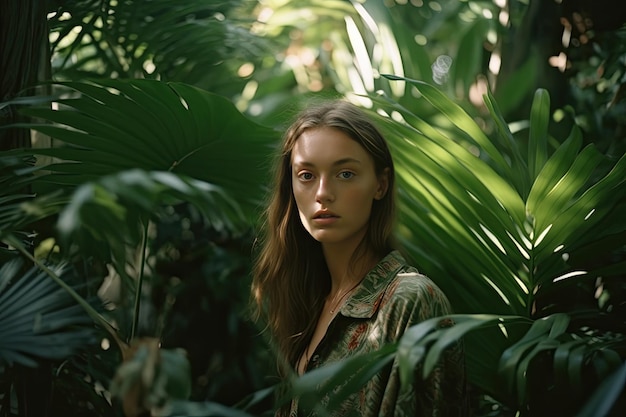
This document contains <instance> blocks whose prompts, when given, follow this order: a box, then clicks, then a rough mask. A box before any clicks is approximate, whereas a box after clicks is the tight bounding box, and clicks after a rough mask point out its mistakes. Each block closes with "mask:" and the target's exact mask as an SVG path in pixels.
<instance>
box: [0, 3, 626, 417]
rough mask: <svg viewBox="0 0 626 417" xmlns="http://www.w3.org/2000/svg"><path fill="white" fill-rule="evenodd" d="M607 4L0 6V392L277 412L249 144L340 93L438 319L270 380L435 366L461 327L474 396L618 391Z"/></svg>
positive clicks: (620, 230) (202, 410)
mask: <svg viewBox="0 0 626 417" xmlns="http://www.w3.org/2000/svg"><path fill="white" fill-rule="evenodd" d="M592 3H593V5H592ZM609 6H610V4H609V3H607V2H602V1H599V2H598V1H596V2H591V1H574V0H562V1H558V2H557V1H555V2H552V1H539V0H531V1H517V0H498V1H478V0H465V1H456V0H448V1H443V0H442V1H431V2H422V1H420V0H417V1H410V2H408V1H395V2H394V1H374V0H368V1H363V2H361V1H344V0H317V1H311V0H306V1H305V0H292V1H284V0H264V1H258V2H257V1H251V0H249V1H243V0H241V1H228V2H223V1H208V0H190V1H186V2H175V1H166V0H152V1H149V2H147V1H132V0H127V1H112V0H111V1H109V0H107V1H102V0H98V1H96V0H68V1H60V0H57V1H52V0H50V1H34V0H29V1H18V0H11V1H9V2H5V3H3V4H2V5H0V11H1V13H0V33H1V37H0V44H1V45H2V50H0V56H1V57H2V72H1V73H0V88H1V93H2V97H1V98H0V184H1V188H0V242H1V244H0V387H2V388H1V390H0V395H1V397H0V416H13V415H20V416H27V415H28V416H30V415H39V414H38V413H39V411H41V410H48V411H49V413H50V415H89V416H94V415H96V416H122V415H127V416H139V415H149V414H150V412H151V413H152V415H163V416H170V415H171V416H174V415H195V416H198V415H207V416H208V415H225V416H226V415H232V416H245V415H261V414H268V415H271V412H272V400H271V398H272V391H273V389H274V388H275V387H276V386H277V383H278V381H277V379H276V378H275V375H274V374H275V367H274V365H273V363H272V359H273V355H272V352H271V346H270V344H269V343H268V342H267V340H266V339H265V338H264V336H263V335H262V333H261V330H262V329H260V328H259V327H258V326H256V325H255V324H254V323H252V322H251V321H250V319H249V317H248V313H247V303H248V296H249V295H248V291H249V281H250V277H249V271H250V263H251V259H252V254H253V252H254V238H255V230H256V226H257V225H258V222H259V220H260V219H259V213H260V208H261V207H262V202H263V198H264V196H265V184H266V183H267V174H268V167H269V163H270V161H271V156H272V150H273V148H274V146H275V144H276V143H277V141H278V139H279V137H280V134H281V129H282V128H283V127H284V126H285V124H286V123H287V121H288V120H289V118H290V117H291V116H292V115H293V113H294V112H295V111H296V110H297V109H298V108H299V107H300V106H302V105H303V103H305V102H306V100H307V99H308V98H310V97H311V96H333V97H334V96H338V95H345V96H347V97H349V98H350V99H351V100H352V101H354V102H355V103H357V104H359V105H361V106H362V107H363V108H365V109H367V111H369V112H371V114H372V117H374V118H376V120H377V122H378V124H379V125H380V127H381V128H382V129H383V130H384V131H385V133H386V136H387V138H388V139H389V141H390V144H391V147H392V151H393V153H394V157H395V162H396V166H397V171H398V182H399V184H398V196H399V199H400V209H399V219H398V236H399V242H400V244H401V249H402V250H403V251H404V252H405V253H406V254H407V256H408V257H409V258H410V259H411V261H412V263H414V264H415V265H416V266H418V267H419V268H420V269H421V270H422V271H423V272H424V273H426V274H427V275H429V276H430V277H431V278H432V279H433V280H434V281H435V282H436V283H437V284H438V285H440V286H441V288H442V289H443V290H444V291H445V292H446V294H447V295H448V296H449V298H450V299H451V301H452V304H453V306H454V309H455V311H456V313H457V314H456V315H455V316H454V319H455V321H456V322H457V325H456V326H454V327H452V328H449V329H437V328H436V327H435V326H434V323H431V322H425V323H423V324H420V325H418V326H415V327H414V328H412V329H411V330H410V331H409V332H408V333H407V334H406V335H405V337H403V339H402V340H401V341H400V342H399V343H398V345H393V346H387V347H385V348H384V349H383V350H382V351H381V352H377V353H376V354H375V355H372V356H370V357H359V358H355V359H353V360H349V361H346V362H342V363H339V364H337V365H336V366H334V367H332V368H330V369H325V370H320V371H319V372H313V373H310V374H307V375H305V376H304V377H302V378H300V379H298V380H295V381H293V384H290V386H289V387H288V389H287V393H286V397H285V398H288V397H289V396H290V395H302V396H303V398H304V399H303V400H304V401H315V399H316V398H317V396H318V395H321V394H323V392H324V391H326V390H332V389H333V386H334V384H333V381H335V380H340V381H345V380H351V381H353V383H352V384H348V385H347V389H351V387H352V388H354V387H355V386H356V385H357V384H358V383H359V380H360V377H362V376H364V375H368V373H370V372H372V371H373V370H375V369H377V368H378V367H380V366H382V365H384V364H385V363H387V361H389V360H391V358H393V356H394V355H399V356H400V359H401V361H402V363H403V364H404V366H405V370H406V371H407V374H406V375H407V377H409V375H410V372H409V370H410V369H412V368H413V367H414V366H416V364H418V363H419V366H422V369H423V371H424V373H427V372H428V371H429V369H431V367H432V365H433V363H434V362H435V361H436V360H437V357H438V356H439V354H440V353H441V351H442V350H443V349H445V347H446V346H448V345H449V344H450V343H452V342H454V341H455V340H457V339H458V338H460V337H463V338H464V342H465V346H466V349H467V353H468V363H467V365H468V374H469V378H470V382H471V394H472V414H473V415H476V416H514V415H522V416H544V415H545V416H555V415H577V416H605V415H622V414H623V413H624V411H625V410H626V398H625V397H626V394H625V389H624V387H625V386H626V360H625V358H626V319H625V317H626V314H625V313H626V311H625V308H626V283H625V280H624V278H625V272H624V271H626V245H625V242H626V220H625V217H624V215H623V213H624V212H625V209H626V207H625V206H626V184H625V183H624V182H625V181H626V157H625V156H624V155H625V152H626V146H625V145H626V141H625V138H626V133H625V129H624V128H625V126H626V119H625V118H624V114H626V108H625V107H626V101H625V100H624V95H623V91H624V85H625V83H626V74H625V68H626V66H625V65H624V64H625V61H626V46H625V45H626V42H624V40H625V38H626V26H624V22H626V18H625V16H624V15H623V12H619V11H618V12H616V11H615V10H614V8H610V7H609ZM620 13H622V14H621V15H620ZM181 349H182V350H181ZM183 351H184V352H185V353H183ZM329 375H330V376H332V377H331V378H330V379H329V378H328V377H329ZM345 394H346V393H345V392H338V393H335V395H336V398H337V399H340V398H341V396H342V395H345ZM40 414H42V413H40Z"/></svg>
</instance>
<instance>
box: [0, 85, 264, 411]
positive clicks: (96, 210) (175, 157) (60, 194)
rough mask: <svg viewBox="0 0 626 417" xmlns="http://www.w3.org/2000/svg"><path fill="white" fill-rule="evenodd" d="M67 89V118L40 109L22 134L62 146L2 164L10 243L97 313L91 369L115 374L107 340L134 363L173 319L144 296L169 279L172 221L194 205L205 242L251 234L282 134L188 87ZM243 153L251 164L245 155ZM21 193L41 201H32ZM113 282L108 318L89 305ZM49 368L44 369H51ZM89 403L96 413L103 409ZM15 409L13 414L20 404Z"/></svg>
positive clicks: (16, 154)
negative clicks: (167, 246) (159, 232)
mask: <svg viewBox="0 0 626 417" xmlns="http://www.w3.org/2000/svg"><path fill="white" fill-rule="evenodd" d="M63 87H65V88H66V90H64V91H65V93H66V94H67V95H66V96H65V97H64V98H58V99H57V100H56V103H57V104H55V106H56V105H58V106H59V107H58V109H52V108H50V107H48V106H45V105H41V104H38V105H33V106H31V107H30V108H28V109H25V110H24V113H28V114H29V115H30V116H36V117H37V118H38V120H39V121H40V122H37V123H29V124H23V125H20V127H23V128H31V129H35V130H38V131H40V132H43V133H46V134H49V135H51V136H52V137H53V138H54V139H55V141H57V143H56V144H57V146H55V147H53V148H38V149H36V150H33V149H22V150H14V151H7V152H3V153H2V154H1V155H0V161H2V162H3V167H4V168H5V169H3V171H2V174H3V177H2V180H3V181H5V182H6V183H8V184H12V186H11V187H8V188H6V193H3V195H2V200H1V204H0V213H2V214H3V215H2V218H0V226H1V227H0V229H1V230H2V233H1V234H0V238H1V239H2V242H3V243H4V244H6V245H7V247H12V248H16V249H17V250H19V251H20V252H21V254H22V255H23V256H24V257H26V258H27V259H28V260H29V262H31V263H33V264H35V266H34V268H38V270H41V271H43V272H42V277H43V278H46V279H48V280H49V281H48V285H50V284H52V285H60V286H61V287H63V290H61V291H65V292H66V293H67V294H68V296H71V297H70V298H73V299H74V301H75V302H76V303H78V304H80V305H81V306H82V308H83V309H84V310H86V311H87V312H88V313H89V316H90V320H89V321H90V322H91V323H93V324H95V325H96V327H97V328H98V329H100V332H99V335H100V336H99V338H100V340H98V341H97V342H96V343H93V341H92V343H90V344H87V345H83V349H86V350H90V351H91V352H92V354H93V355H97V356H92V357H91V359H92V360H93V359H94V358H96V357H103V358H104V357H105V356H106V357H107V359H106V360H107V361H109V360H113V362H114V364H115V360H116V359H115V358H114V357H110V355H104V354H103V353H101V354H98V353H96V351H97V349H96V346H98V348H100V346H99V345H100V344H101V343H105V342H104V341H103V340H105V339H106V340H107V342H106V343H107V346H108V345H109V344H110V345H112V346H111V347H110V348H107V349H111V350H113V351H116V352H118V354H119V355H120V357H125V356H127V355H128V351H127V349H128V348H127V343H128V342H130V341H131V340H134V339H135V338H136V337H137V336H139V335H145V332H146V330H147V331H152V332H156V328H157V327H158V326H156V325H155V322H167V318H168V316H167V314H168V311H167V310H165V311H162V315H161V316H160V317H150V316H149V315H148V314H147V313H148V312H149V308H150V303H149V300H147V299H146V298H145V297H143V296H142V294H143V293H145V292H146V291H154V292H156V291H157V285H158V284H159V279H169V278H170V277H166V276H163V277H158V274H157V271H155V270H153V269H152V265H153V263H154V259H155V258H154V257H155V256H156V255H157V252H158V251H159V250H160V249H159V247H158V246H155V245H153V243H152V242H153V239H154V235H153V234H152V231H153V230H155V229H156V228H157V227H158V226H159V224H160V223H162V222H163V221H164V219H168V216H169V215H170V214H169V213H170V212H169V211H168V210H170V209H171V208H172V207H176V206H180V205H181V203H183V202H185V203H187V204H191V205H193V206H194V207H195V209H194V210H195V211H194V213H195V216H197V218H198V219H202V222H203V224H205V225H206V227H207V229H205V231H204V232H203V233H207V237H208V238H209V239H210V240H212V241H213V243H214V244H219V243H220V242H219V239H215V237H214V236H211V235H210V233H217V234H219V235H224V236H225V235H228V234H233V235H235V236H237V235H241V234H243V233H244V232H246V231H247V230H248V229H249V227H250V222H251V221H252V220H251V219H252V218H253V215H254V212H255V210H256V207H257V205H258V202H259V201H260V199H261V198H262V194H263V189H262V188H261V187H259V186H258V183H257V181H258V180H259V179H260V178H262V177H263V176H264V175H265V174H266V167H265V165H264V164H265V160H266V158H267V157H268V155H269V153H270V152H271V149H272V143H273V140H274V138H275V132H273V131H272V130H270V129H267V128H265V127H262V126H260V125H257V124H254V123H252V122H251V121H249V120H247V119H246V118H245V117H243V116H242V115H241V113H239V112H238V111H237V110H236V109H235V108H234V106H233V105H232V104H231V103H230V102H228V101H227V100H225V99H223V98H221V97H218V96H215V95H213V94H210V93H207V92H204V91H202V90H199V89H196V88H194V87H191V86H188V85H183V84H166V83H162V82H158V81H147V80H144V81H102V82H101V83H99V84H98V83H66V84H64V85H63ZM44 121H45V122H44ZM244 148H245V149H246V150H247V151H249V153H247V152H243V153H242V152H241V149H244ZM33 154H37V155H45V156H50V157H53V158H54V159H53V162H52V163H50V164H48V165H43V166H33V165H32V156H33ZM22 189H27V190H31V193H21V192H20V191H21V190H22ZM226 189H228V190H229V191H226ZM3 191H4V189H3ZM179 221H180V222H182V223H184V222H185V221H187V218H186V217H185V216H183V217H181V218H180V219H179ZM28 230H35V231H36V233H26V231H28ZM211 231H212V232H211ZM197 232H198V233H201V231H200V230H197ZM221 243H222V244H223V242H221ZM30 248H34V255H33V254H32V253H30ZM153 250H154V252H153ZM208 256H209V259H207V262H209V263H210V262H212V261H218V256H216V255H215V253H214V254H209V255H208ZM44 257H45V258H47V261H46V262H47V263H49V264H50V265H55V264H58V263H62V262H66V263H68V264H70V265H74V266H82V267H81V268H79V269H77V271H79V272H80V273H79V275H78V280H79V282H82V284H81V285H83V286H84V287H83V288H84V289H83V290H82V291H84V293H78V292H76V291H74V290H72V288H71V287H70V286H69V285H68V283H66V282H65V281H64V280H63V279H62V278H61V277H59V276H58V274H55V273H54V271H53V269H51V268H48V267H46V266H45V263H44V260H43V259H44ZM106 268H108V269H106ZM103 270H104V271H105V272H104V274H103V275H100V276H98V274H102V273H103ZM161 272H163V271H161ZM205 272H206V273H207V274H208V275H207V276H202V278H203V279H206V280H207V281H208V282H211V280H213V279H214V280H218V279H222V278H223V277H220V276H219V275H220V273H222V272H221V271H220V270H219V269H218V268H216V267H214V268H213V269H208V270H206V271H205ZM105 275H108V277H107V279H109V280H111V279H113V280H114V279H119V280H120V281H119V282H120V284H121V285H120V287H119V288H120V293H119V297H118V299H116V300H108V302H109V304H108V309H107V310H97V309H95V308H93V307H91V306H89V305H88V304H87V303H86V301H85V299H84V297H83V294H84V295H85V296H86V295H87V294H91V295H95V294H96V291H100V290H102V288H101V287H102V285H103V278H104V276H105ZM116 277H117V278H116ZM157 278H158V279H157ZM181 278H186V277H181ZM193 279H198V277H196V278H192V277H190V280H193ZM188 284H191V281H189V282H188ZM172 295H174V296H176V294H175V293H174V294H172ZM16 305H18V304H16ZM33 305H34V306H36V305H38V304H36V303H34V304H33ZM67 313H68V315H66V316H65V317H66V319H67V320H70V319H71V316H70V315H69V311H68V312H67ZM142 317H143V321H142ZM81 318H82V319H83V320H84V319H85V318H86V316H84V315H83V316H81ZM145 320H148V322H147V325H146V322H145ZM110 323H115V325H114V326H113V325H111V324H110ZM22 331H26V332H28V330H27V329H22ZM102 331H105V333H104V334H103V333H102ZM247 331H254V330H253V329H248V330H247ZM107 332H108V333H107ZM141 332H144V333H143V334H140V333H141ZM151 335H152V336H161V335H160V334H159V335H155V334H154V333H152V334H151ZM67 337H69V335H67ZM14 343H18V342H17V341H15V342H14ZM67 346H68V348H69V347H70V346H72V345H71V344H68V345H67ZM32 349H37V346H36V345H33V346H32ZM218 353H219V352H218V351H216V352H207V354H218ZM120 357H118V358H117V361H118V362H117V364H119V363H120V362H119V361H120ZM3 358H4V357H3ZM44 358H45V357H43V358H42V357H37V358H35V359H36V362H37V363H40V361H41V360H43V359H44ZM67 363H72V366H71V367H72V369H73V370H80V368H81V365H80V363H79V361H77V360H76V359H75V358H68V362H67ZM56 367H59V368H58V369H59V370H61V369H62V368H63V366H62V365H60V364H59V363H55V364H54V365H53V368H52V369H50V372H53V369H55V368H56ZM68 367H69V366H68V365H66V366H65V368H64V369H68ZM90 369H91V370H93V371H94V375H95V373H96V372H99V371H98V366H95V367H91V368H90ZM3 375H4V376H9V375H10V373H9V372H7V373H3ZM112 376H113V375H112V369H111V368H109V369H108V373H107V372H105V373H103V374H102V373H101V374H99V377H98V379H97V380H96V379H92V380H90V382H89V384H91V390H92V392H96V391H97V390H98V389H102V387H104V389H106V388H107V387H108V384H109V382H110V379H111V378H112ZM8 384H9V385H11V384H12V382H11V381H10V380H9V381H8ZM99 387H100V388H99ZM244 394H245V393H244ZM244 394H242V396H243V395H244ZM95 397H97V395H96V396H95ZM83 400H84V401H86V403H85V404H90V405H88V406H89V407H93V406H94V404H95V403H94V402H93V401H91V400H87V399H86V398H84V399H83ZM6 401H8V402H7V403H6V404H8V405H10V404H11V399H10V397H8V399H6ZM57 401H62V399H57ZM21 405H23V404H21ZM86 406H87V405H86ZM109 407H111V405H109ZM61 408H62V407H61ZM5 410H6V408H4V406H3V412H8V411H5ZM112 410H113V409H111V411H110V412H114V411H112ZM101 412H102V413H103V415H105V413H106V411H104V410H101Z"/></svg>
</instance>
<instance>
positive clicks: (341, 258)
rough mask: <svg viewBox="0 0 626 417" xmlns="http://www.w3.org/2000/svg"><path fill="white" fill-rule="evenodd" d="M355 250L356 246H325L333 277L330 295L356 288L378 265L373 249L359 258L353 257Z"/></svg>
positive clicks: (328, 264)
mask: <svg viewBox="0 0 626 417" xmlns="http://www.w3.org/2000/svg"><path fill="white" fill-rule="evenodd" d="M355 250H356V248H350V249H348V248H345V247H343V248H339V247H330V246H323V251H324V258H325V260H326V265H327V266H328V271H329V272H330V279H331V287H330V294H329V295H330V296H333V295H336V294H340V293H342V292H344V291H348V290H350V289H351V288H354V287H355V286H356V285H358V283H359V282H361V280H362V279H363V277H364V276H365V274H367V272H369V270H370V269H372V268H373V267H374V265H376V262H377V261H378V260H377V259H375V256H374V254H373V253H372V252H371V251H366V252H364V253H363V254H361V255H360V256H359V258H358V259H353V256H354V254H355Z"/></svg>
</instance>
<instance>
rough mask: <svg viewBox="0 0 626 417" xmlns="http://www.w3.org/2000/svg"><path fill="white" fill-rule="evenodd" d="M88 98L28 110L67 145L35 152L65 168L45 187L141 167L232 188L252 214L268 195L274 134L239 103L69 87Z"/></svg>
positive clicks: (146, 90) (139, 88)
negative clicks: (57, 106)
mask: <svg viewBox="0 0 626 417" xmlns="http://www.w3.org/2000/svg"><path fill="white" fill-rule="evenodd" d="M63 85H64V86H67V87H69V88H71V89H72V90H74V91H75V92H78V93H80V96H79V97H77V98H69V99H62V100H59V103H61V104H62V105H63V107H62V108H61V109H59V110H52V109H48V108H29V109H26V110H25V113H27V114H29V115H31V116H36V117H38V118H41V119H43V120H46V121H49V122H53V123H54V124H52V125H50V124H32V125H27V127H31V128H33V129H36V130H38V131H40V132H42V133H45V134H47V135H50V136H52V137H53V138H56V139H59V140H61V141H62V142H63V143H65V144H67V146H63V147H57V148H52V149H37V150H33V151H34V152H37V153H39V154H43V155H48V156H53V157H55V158H58V159H60V160H61V161H62V163H57V164H53V165H51V166H49V167H48V169H49V170H50V171H51V173H52V174H51V175H49V176H47V177H45V178H43V179H42V181H40V184H42V185H45V183H46V182H47V183H51V184H55V185H56V184H62V185H67V184H73V185H78V184H80V183H82V182H84V181H85V180H91V179H95V178H98V177H99V176H102V175H106V174H109V173H112V172H117V171H121V170H126V169H134V168H140V169H144V170H149V171H156V170H162V171H171V172H173V173H179V174H181V175H186V176H188V177H193V178H195V179H198V180H203V181H206V182H209V183H212V184H214V185H217V186H221V187H223V188H225V189H228V190H229V193H230V194H231V195H232V196H233V198H234V199H235V200H236V201H237V202H238V204H240V205H241V207H242V209H243V210H244V214H245V215H246V216H248V217H249V216H252V215H254V214H255V212H256V209H257V207H258V204H259V203H260V201H261V200H262V198H263V193H264V190H263V189H262V188H260V187H258V184H259V182H261V183H263V178H265V176H266V175H267V166H266V164H267V162H268V156H269V154H270V153H271V146H272V144H273V142H274V141H275V140H276V138H277V133H275V132H274V131H272V130H270V129H268V128H264V127H262V126H259V125H257V124H255V123H253V122H252V121H250V120H248V119H246V118H245V117H244V116H243V115H242V114H241V113H240V112H239V111H238V110H237V109H236V108H235V107H234V105H233V104H232V103H230V102H229V101H227V100H226V99H223V98H221V97H219V96H216V95H214V94H210V93H208V92H205V91H202V90H199V89H197V88H195V87H191V86H187V85H184V84H175V83H174V84H166V83H162V82H158V81H148V80H134V81H120V80H108V81H100V82H98V83H97V84H92V83H63Z"/></svg>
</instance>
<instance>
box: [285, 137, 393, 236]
mask: <svg viewBox="0 0 626 417" xmlns="http://www.w3.org/2000/svg"><path fill="white" fill-rule="evenodd" d="M291 155H292V156H291V157H292V161H291V162H292V174H291V180H292V185H293V195H294V198H295V200H296V204H297V206H298V212H299V214H300V220H301V221H302V225H303V226H304V228H305V229H306V230H307V231H308V232H309V233H310V234H311V236H312V237H313V238H314V239H315V240H317V241H319V242H321V243H322V244H324V245H328V246H329V247H330V246H334V245H348V246H349V247H353V248H355V247H356V245H358V244H359V242H360V241H361V239H362V238H363V236H364V235H365V232H366V230H367V227H368V223H369V218H370V214H371V211H372V203H373V202H374V200H375V199H381V198H382V197H383V196H384V195H385V193H386V191H387V186H388V180H387V171H388V170H385V171H384V172H383V174H382V175H380V176H377V175H376V171H375V168H374V160H373V158H372V156H371V155H370V154H368V153H367V152H366V151H365V149H364V148H363V147H362V146H361V145H360V144H359V143H358V142H356V141H355V140H353V139H351V138H350V137H349V136H347V135H346V134H345V133H343V132H342V131H341V130H338V129H334V128H329V127H320V128H313V129H309V130H306V131H305V132H304V133H302V135H301V136H300V137H299V138H298V139H297V140H296V143H295V145H294V147H293V150H292V154H291Z"/></svg>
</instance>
